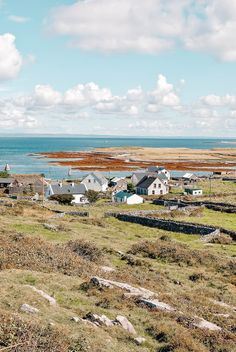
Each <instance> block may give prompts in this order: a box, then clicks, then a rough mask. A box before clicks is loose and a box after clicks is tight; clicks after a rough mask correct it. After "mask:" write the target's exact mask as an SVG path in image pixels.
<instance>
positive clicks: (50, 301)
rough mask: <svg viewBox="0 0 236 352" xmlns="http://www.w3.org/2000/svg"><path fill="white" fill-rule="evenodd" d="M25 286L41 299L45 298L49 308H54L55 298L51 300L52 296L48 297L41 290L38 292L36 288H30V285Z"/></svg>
mask: <svg viewBox="0 0 236 352" xmlns="http://www.w3.org/2000/svg"><path fill="white" fill-rule="evenodd" d="M26 286H27V287H29V288H31V290H33V291H34V292H36V293H38V294H39V295H40V296H42V297H43V298H45V299H46V300H47V301H48V302H49V304H50V305H51V306H55V305H56V304H57V302H56V300H55V298H53V297H52V296H49V295H48V294H47V293H46V292H44V291H42V290H38V289H37V288H36V287H34V286H31V285H26Z"/></svg>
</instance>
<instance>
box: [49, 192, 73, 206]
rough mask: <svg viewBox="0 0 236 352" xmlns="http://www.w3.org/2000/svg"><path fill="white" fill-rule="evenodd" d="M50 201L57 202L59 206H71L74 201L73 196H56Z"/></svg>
mask: <svg viewBox="0 0 236 352" xmlns="http://www.w3.org/2000/svg"><path fill="white" fill-rule="evenodd" d="M49 199H50V200H55V201H57V202H58V203H59V204H63V205H71V202H72V200H73V199H74V197H73V195H72V194H54V195H53V196H51V197H50V198H49Z"/></svg>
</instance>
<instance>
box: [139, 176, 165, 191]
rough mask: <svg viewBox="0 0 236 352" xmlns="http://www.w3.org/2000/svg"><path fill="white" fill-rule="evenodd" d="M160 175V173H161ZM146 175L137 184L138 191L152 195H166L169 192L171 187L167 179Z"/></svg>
mask: <svg viewBox="0 0 236 352" xmlns="http://www.w3.org/2000/svg"><path fill="white" fill-rule="evenodd" d="M159 176H160V175H159ZM159 176H158V177H153V176H149V175H147V176H145V177H144V178H143V179H142V180H141V181H140V182H139V183H138V184H137V185H136V193H137V194H140V195H142V194H144V195H147V196H151V195H164V194H167V193H168V192H169V187H168V184H167V181H166V180H162V179H161V177H159Z"/></svg>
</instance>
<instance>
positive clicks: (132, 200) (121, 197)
mask: <svg viewBox="0 0 236 352" xmlns="http://www.w3.org/2000/svg"><path fill="white" fill-rule="evenodd" d="M112 200H113V202H115V203H126V204H129V205H132V204H142V203H143V202H144V199H143V198H142V197H140V196H138V195H137V194H133V193H130V192H128V191H120V192H117V193H115V194H113V196H112Z"/></svg>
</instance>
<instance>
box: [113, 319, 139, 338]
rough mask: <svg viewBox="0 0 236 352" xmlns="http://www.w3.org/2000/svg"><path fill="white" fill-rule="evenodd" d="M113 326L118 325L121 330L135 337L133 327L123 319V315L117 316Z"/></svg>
mask: <svg viewBox="0 0 236 352" xmlns="http://www.w3.org/2000/svg"><path fill="white" fill-rule="evenodd" d="M114 323H115V324H119V325H121V326H122V328H123V329H125V330H126V331H128V332H129V333H130V334H133V335H136V331H135V329H134V327H133V325H132V324H131V322H130V321H129V320H128V319H127V318H126V317H124V316H123V315H117V317H116V319H115V321H114Z"/></svg>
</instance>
